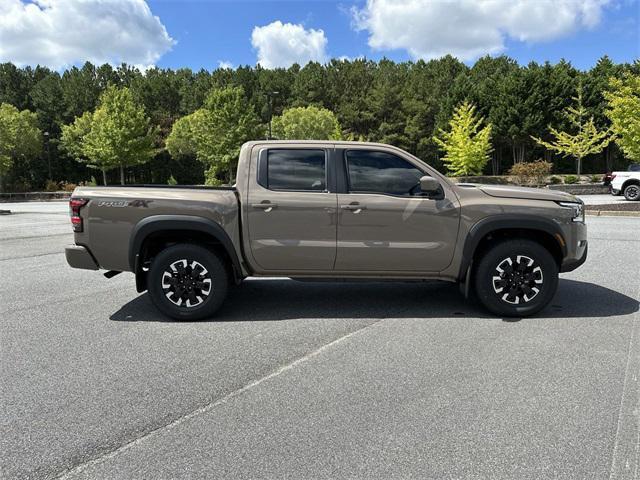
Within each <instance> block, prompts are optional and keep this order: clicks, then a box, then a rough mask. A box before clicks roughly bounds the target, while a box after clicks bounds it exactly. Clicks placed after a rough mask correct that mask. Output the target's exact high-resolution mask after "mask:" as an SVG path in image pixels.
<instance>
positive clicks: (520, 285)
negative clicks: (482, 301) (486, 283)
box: [492, 255, 544, 305]
mask: <svg viewBox="0 0 640 480" xmlns="http://www.w3.org/2000/svg"><path fill="white" fill-rule="evenodd" d="M543 284H544V276H543V274H542V268H541V267H540V265H539V264H538V263H537V262H536V261H535V260H534V259H533V258H531V257H527V256H526V255H515V256H513V257H507V258H505V259H504V260H502V261H501V262H500V263H498V265H497V266H496V269H495V271H494V274H493V278H492V285H493V291H494V292H495V293H496V295H498V297H499V298H500V299H501V300H502V301H503V302H506V303H509V304H511V305H521V304H526V303H529V302H531V301H533V299H534V298H536V297H537V296H538V294H539V293H540V291H541V290H542V286H543Z"/></svg>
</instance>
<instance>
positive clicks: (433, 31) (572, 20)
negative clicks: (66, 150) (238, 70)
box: [0, 0, 640, 69]
mask: <svg viewBox="0 0 640 480" xmlns="http://www.w3.org/2000/svg"><path fill="white" fill-rule="evenodd" d="M445 54H452V55H454V56H456V57H458V58H460V59H461V60H463V61H465V62H467V63H473V61H474V60H475V59H476V58H478V57H479V56H482V55H485V54H490V55H499V54H506V55H509V56H511V57H513V58H515V59H517V60H518V61H519V62H520V63H521V64H526V63H528V62H529V61H532V60H535V61H538V62H544V61H546V60H549V61H551V62H553V63H555V62H557V61H558V60H560V59H561V58H565V59H567V60H569V61H571V63H573V64H574V65H575V66H577V67H578V68H582V69H588V68H590V67H591V66H593V65H594V63H595V62H596V61H597V59H598V58H600V57H602V56H603V55H609V56H610V57H611V58H612V59H613V60H614V61H616V62H632V61H634V60H635V59H637V58H638V57H640V0H351V1H348V0H344V1H329V0H322V1H302V0H289V1H267V0H261V1H245V0H235V1H231V0H229V1H221V0H104V1H101V2H86V1H83V0H0V61H10V62H14V63H16V64H18V65H21V66H24V65H36V64H40V65H47V66H49V67H51V68H54V69H63V68H66V67H68V66H70V65H77V64H82V63H83V62H84V61H86V60H89V61H92V62H94V63H103V62H109V63H112V64H119V63H121V62H126V63H129V64H133V65H137V66H140V67H141V68H145V67H148V66H151V65H157V66H160V67H171V68H178V67H190V68H192V69H200V68H205V69H214V68H217V67H218V66H219V65H220V62H224V64H225V65H231V66H233V67H237V66H238V65H255V64H256V63H260V64H261V65H263V66H264V67H266V68H273V67H277V66H284V67H286V66H289V65H290V64H291V63H293V62H297V63H302V64H304V63H306V62H307V61H308V60H318V61H321V62H323V61H326V60H328V59H329V58H334V57H348V58H355V57H360V56H364V57H367V58H371V59H380V58H382V57H387V58H391V59H393V60H398V61H402V60H409V59H412V60H415V59H418V58H424V59H429V58H437V57H440V56H442V55H445Z"/></svg>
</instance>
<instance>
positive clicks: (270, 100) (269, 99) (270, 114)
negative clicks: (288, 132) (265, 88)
mask: <svg viewBox="0 0 640 480" xmlns="http://www.w3.org/2000/svg"><path fill="white" fill-rule="evenodd" d="M278 93H279V92H267V99H268V103H269V136H268V137H267V140H271V139H272V138H273V136H272V135H271V117H272V116H273V97H274V95H278Z"/></svg>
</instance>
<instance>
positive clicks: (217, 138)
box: [166, 87, 264, 185]
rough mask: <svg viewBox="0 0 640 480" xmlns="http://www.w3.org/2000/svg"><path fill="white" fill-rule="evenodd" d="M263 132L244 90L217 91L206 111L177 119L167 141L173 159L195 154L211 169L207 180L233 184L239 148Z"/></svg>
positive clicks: (212, 95)
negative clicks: (224, 181) (221, 180)
mask: <svg viewBox="0 0 640 480" xmlns="http://www.w3.org/2000/svg"><path fill="white" fill-rule="evenodd" d="M263 133H264V129H263V128H262V126H261V125H260V123H259V120H258V117H257V115H256V113H255V111H254V110H253V108H252V107H251V105H249V102H248V101H247V99H246V97H245V96H244V90H243V89H242V88H241V87H225V88H214V89H212V90H211V92H210V93H209V95H208V96H207V99H206V100H205V103H204V106H203V108H201V109H199V110H196V111H195V112H194V113H192V114H191V115H187V116H186V117H183V118H181V119H180V120H178V121H177V122H176V123H175V124H174V125H173V128H172V130H171V134H170V135H169V137H168V138H167V143H166V145H167V149H168V150H169V153H170V154H171V155H172V156H178V157H179V156H184V155H189V154H195V155H196V158H197V159H198V160H199V161H201V162H202V163H204V164H205V165H206V166H208V167H209V168H208V171H207V174H206V181H207V184H209V185H214V184H217V183H220V177H223V180H226V181H227V182H229V183H233V181H234V178H233V177H234V172H235V168H236V166H237V161H238V156H239V155H240V147H241V146H242V144H243V143H244V142H247V141H249V140H255V139H256V138H258V137H261V136H262V135H263Z"/></svg>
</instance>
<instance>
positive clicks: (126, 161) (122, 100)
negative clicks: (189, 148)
mask: <svg viewBox="0 0 640 480" xmlns="http://www.w3.org/2000/svg"><path fill="white" fill-rule="evenodd" d="M156 135H157V129H156V128H153V127H152V126H151V125H150V121H149V118H148V117H147V116H146V114H145V112H144V108H142V107H141V106H140V105H138V104H137V103H136V102H135V101H134V99H133V95H132V94H131V92H130V90H129V89H128V88H117V87H115V86H113V85H111V86H109V87H107V89H106V90H105V91H104V93H103V94H102V95H101V97H100V103H99V105H98V108H97V109H96V111H95V112H94V113H93V114H92V115H86V114H85V115H82V116H81V117H77V118H76V120H75V121H74V123H73V124H72V125H70V126H66V127H64V128H63V134H62V138H63V145H64V148H65V149H66V150H67V152H69V153H71V154H72V155H73V156H74V157H75V158H76V160H78V161H80V162H86V163H88V164H89V166H92V167H94V168H99V169H101V170H102V171H103V178H104V179H105V180H106V176H105V175H104V172H105V171H106V170H110V169H112V168H116V167H119V168H120V183H121V184H123V185H124V183H125V178H124V169H125V167H130V166H133V165H139V164H142V163H145V162H147V161H149V159H151V158H152V157H153V156H154V155H155V154H156V152H157V149H156V148H155V139H156ZM80 153H81V154H82V155H79V154H80ZM105 183H106V181H105Z"/></svg>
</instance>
